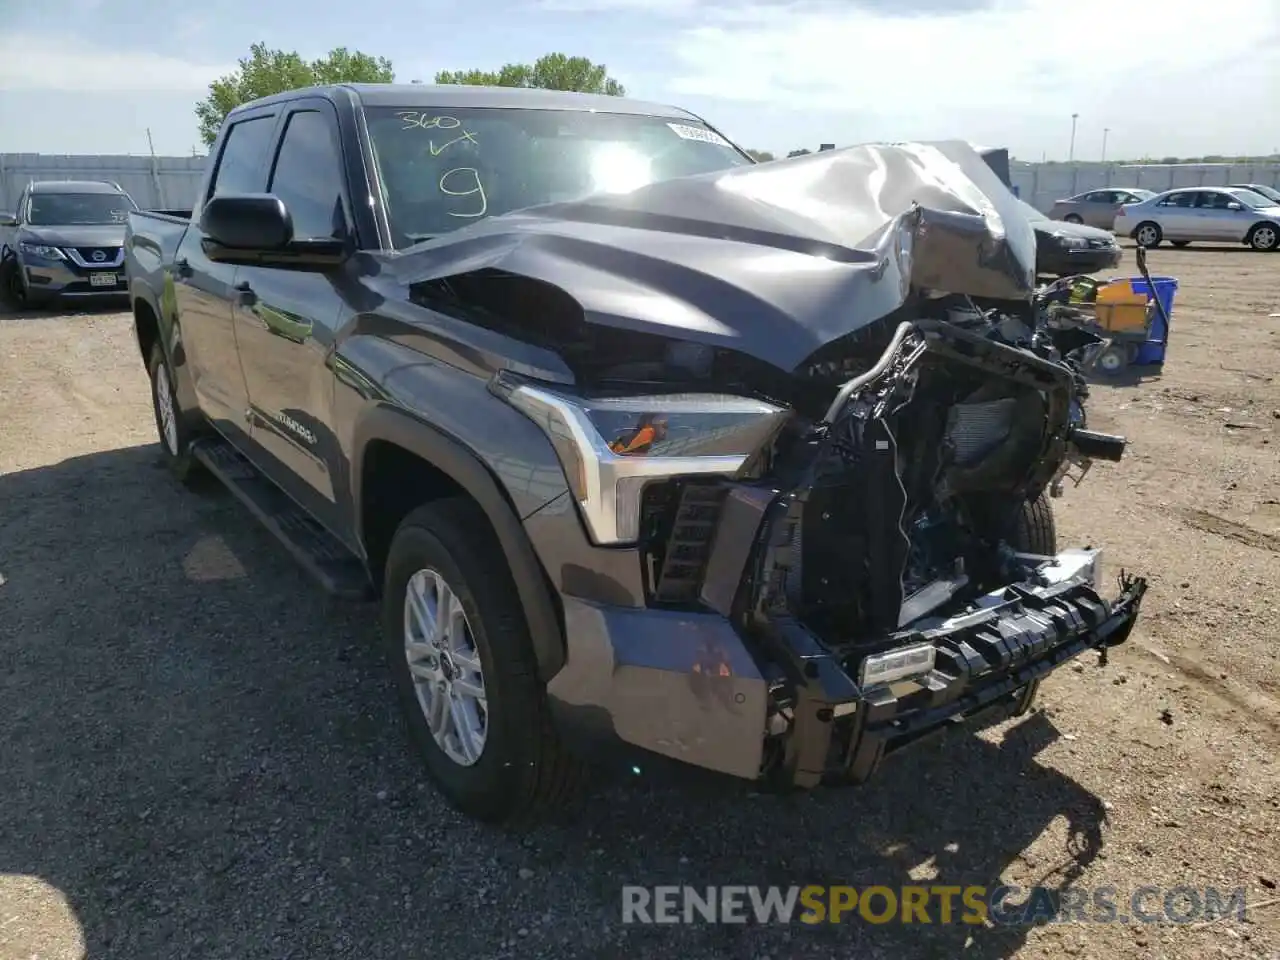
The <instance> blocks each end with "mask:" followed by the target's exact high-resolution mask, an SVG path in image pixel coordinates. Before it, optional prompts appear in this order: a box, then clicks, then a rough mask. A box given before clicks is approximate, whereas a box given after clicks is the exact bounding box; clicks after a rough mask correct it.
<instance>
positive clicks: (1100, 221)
mask: <svg viewBox="0 0 1280 960" xmlns="http://www.w3.org/2000/svg"><path fill="white" fill-rule="evenodd" d="M1118 209H1119V204H1118V203H1117V202H1116V193H1115V191H1114V190H1094V191H1093V192H1092V193H1087V194H1085V197H1084V203H1082V204H1081V205H1080V215H1081V218H1082V219H1083V220H1084V222H1085V223H1087V224H1088V225H1089V226H1091V227H1101V228H1102V229H1104V230H1110V229H1111V227H1112V224H1114V223H1115V219H1116V211H1117V210H1118Z"/></svg>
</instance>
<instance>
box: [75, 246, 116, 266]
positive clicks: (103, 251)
mask: <svg viewBox="0 0 1280 960" xmlns="http://www.w3.org/2000/svg"><path fill="white" fill-rule="evenodd" d="M76 253H78V254H80V259H81V260H83V261H84V262H85V263H91V264H92V263H103V264H106V263H115V261H116V257H118V256H120V248H119V247H76ZM94 254H100V256H99V257H97V258H95V257H94Z"/></svg>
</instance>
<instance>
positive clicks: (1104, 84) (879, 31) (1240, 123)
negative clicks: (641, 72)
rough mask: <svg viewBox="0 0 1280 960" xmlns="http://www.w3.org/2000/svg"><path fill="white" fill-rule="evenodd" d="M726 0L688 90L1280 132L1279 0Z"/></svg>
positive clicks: (941, 112)
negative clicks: (913, 11)
mask: <svg viewBox="0 0 1280 960" xmlns="http://www.w3.org/2000/svg"><path fill="white" fill-rule="evenodd" d="M600 2H608V0H600ZM615 2H617V0H615ZM621 2H627V0H621ZM721 4H722V5H721V6H720V7H719V8H718V9H716V8H713V9H706V8H700V9H699V12H698V16H697V19H696V21H695V20H693V19H690V20H688V21H687V22H686V23H685V24H684V25H683V29H682V30H681V31H680V32H679V33H678V34H677V36H676V37H675V39H674V40H673V44H672V52H673V54H674V56H675V58H676V60H677V64H678V66H677V68H676V69H675V71H674V72H673V76H672V78H671V81H670V83H669V89H670V90H671V91H672V92H673V93H674V94H675V95H677V96H699V97H715V98H717V99H721V100H737V101H744V102H755V103H761V104H773V105H782V106H789V107H790V108H792V109H794V110H798V111H804V110H811V111H826V112H845V111H847V112H861V113H868V112H870V113H874V114H879V115H881V116H890V117H897V118H901V121H902V125H903V126H904V127H910V128H911V129H916V130H918V129H921V128H930V129H940V128H942V127H944V126H946V125H947V124H948V123H950V122H953V121H954V120H955V119H956V118H957V117H960V116H963V117H965V118H966V121H965V122H966V124H967V125H969V126H972V125H973V123H974V122H975V120H985V121H989V122H991V124H992V125H998V124H997V118H1000V117H1004V118H1007V120H1008V123H1009V124H1010V126H1013V127H1020V128H1022V129H1023V130H1025V129H1026V127H1027V126H1028V124H1032V125H1034V124H1036V123H1037V121H1039V122H1041V123H1042V122H1043V121H1044V120H1045V118H1061V117H1064V116H1065V117H1068V118H1069V117H1070V115H1071V114H1072V113H1074V112H1079V113H1081V114H1082V116H1083V115H1089V116H1090V117H1091V118H1092V119H1093V121H1094V122H1097V123H1098V125H1099V126H1101V125H1102V124H1103V122H1109V123H1111V125H1112V127H1113V129H1114V128H1115V127H1116V126H1118V125H1121V124H1130V125H1132V126H1133V127H1135V128H1136V127H1138V126H1143V127H1144V128H1150V129H1157V128H1160V127H1162V126H1163V127H1164V128H1166V129H1168V130H1169V131H1170V133H1171V134H1172V135H1173V136H1183V137H1185V136H1194V135H1197V134H1203V135H1204V136H1206V137H1218V138H1219V139H1221V138H1223V137H1229V138H1230V139H1232V140H1233V141H1235V142H1238V141H1239V139H1240V138H1241V137H1254V136H1262V137H1264V138H1265V137H1267V136H1272V135H1271V134H1269V133H1266V132H1256V131H1257V130H1258V126H1259V125H1258V123H1257V122H1255V120H1250V119H1248V117H1249V116H1250V115H1252V116H1254V117H1255V118H1257V117H1271V116H1275V115H1276V114H1277V113H1278V112H1280V58H1277V57H1276V56H1274V50H1275V49H1276V47H1277V46H1280V5H1277V4H1276V3H1275V0H1218V2H1217V3H1215V4H1214V6H1213V16H1212V18H1211V20H1210V21H1208V22H1206V21H1205V20H1204V11H1205V7H1204V5H1203V3H1202V2H1201V0H1165V2H1164V3H1162V4H1159V5H1157V4H1154V3H1149V2H1145V3H1144V2H1139V3H1129V4H1112V3H1110V2H1104V0H1072V2H1071V3H1070V4H1069V5H1068V6H1066V7H1064V6H1063V4H1062V2H1061V0H992V2H991V3H990V4H989V5H988V6H987V7H986V8H985V9H972V7H973V6H974V5H973V4H966V6H968V7H970V9H968V10H961V11H955V10H954V7H952V9H951V11H949V12H935V13H929V14H927V15H926V14H924V13H921V14H920V15H916V16H904V15H902V14H901V13H900V12H897V11H895V12H894V13H893V14H889V13H888V12H887V10H886V12H885V13H876V12H874V10H873V8H872V7H870V6H869V5H867V4H863V5H861V6H854V5H853V4H852V3H842V4H839V5H837V4H831V3H822V2H820V0H793V2H791V3H781V4H780V3H778V2H776V0H775V2H769V0H721ZM918 6H919V5H917V7H918ZM938 6H941V4H938ZM1199 25H1205V26H1199ZM1228 25H1229V26H1228ZM1205 27H1207V28H1205ZM1105 111H1113V116H1112V118H1111V119H1109V120H1108V121H1100V120H1099V119H1098V118H1099V117H1100V116H1101V115H1102V114H1103V112H1105ZM1117 121H1118V122H1119V123H1117ZM1054 122H1055V123H1056V119H1055V121H1054ZM984 125H985V124H984ZM1197 128H1198V129H1197ZM948 135H950V134H948ZM1272 138H1273V139H1274V137H1272ZM1271 146H1272V144H1271V143H1270V142H1268V143H1267V144H1265V146H1264V147H1263V149H1270V148H1271ZM1224 148H1225V144H1224Z"/></svg>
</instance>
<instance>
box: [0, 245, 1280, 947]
mask: <svg viewBox="0 0 1280 960" xmlns="http://www.w3.org/2000/svg"><path fill="white" fill-rule="evenodd" d="M1151 264H1152V268H1153V271H1154V272H1155V273H1158V274H1170V275H1174V276H1177V277H1179V278H1180V280H1181V289H1180V291H1179V294H1178V301H1177V308H1176V312H1175V324H1174V336H1173V343H1172V346H1171V349H1170V355H1169V362H1168V364H1167V366H1166V368H1165V370H1164V374H1163V376H1162V377H1157V378H1149V379H1144V380H1141V381H1140V382H1133V383H1127V384H1124V385H1118V386H1106V387H1100V388H1098V389H1097V391H1096V394H1095V397H1094V400H1093V403H1092V406H1091V408H1090V413H1091V417H1090V420H1091V425H1096V426H1098V427H1099V428H1100V429H1114V430H1116V431H1117V432H1123V433H1125V434H1127V435H1128V436H1129V437H1130V438H1131V439H1132V441H1133V445H1132V447H1131V450H1130V454H1129V456H1128V457H1127V459H1126V462H1125V463H1122V464H1118V465H1111V464H1103V465H1099V466H1097V467H1095V469H1094V471H1093V473H1092V474H1091V476H1090V477H1089V478H1088V480H1087V481H1086V482H1085V484H1084V485H1083V486H1082V487H1080V488H1079V489H1077V490H1068V493H1067V495H1066V497H1065V498H1064V499H1063V500H1061V501H1059V507H1058V509H1059V523H1060V528H1061V533H1060V536H1061V537H1062V538H1063V539H1064V541H1075V542H1090V543H1093V544H1095V545H1101V546H1103V547H1104V549H1105V550H1106V551H1107V553H1108V557H1109V562H1110V563H1112V564H1114V565H1117V566H1119V565H1123V566H1124V567H1126V568H1129V569H1132V570H1135V571H1140V572H1144V573H1146V574H1147V575H1148V576H1149V577H1150V579H1151V581H1152V589H1151V592H1150V594H1149V595H1148V599H1147V604H1146V607H1145V613H1144V618H1143V619H1142V621H1141V625H1140V627H1139V629H1138V631H1137V632H1136V633H1135V635H1134V636H1133V638H1132V640H1131V642H1130V643H1129V644H1127V645H1126V646H1124V647H1123V648H1120V649H1119V650H1118V651H1116V652H1115V653H1113V655H1112V657H1111V663H1110V665H1109V666H1108V667H1107V668H1105V669H1099V668H1097V667H1096V666H1095V658H1093V657H1089V658H1086V659H1085V660H1084V661H1082V662H1081V664H1080V665H1078V666H1077V667H1076V668H1075V669H1074V670H1066V671H1063V672H1061V673H1059V674H1057V675H1055V676H1054V677H1053V678H1051V679H1050V680H1049V681H1048V682H1047V683H1046V684H1045V686H1044V688H1043V696H1042V700H1041V708H1040V710H1038V711H1037V712H1035V713H1033V714H1032V715H1030V716H1029V717H1027V718H1024V719H1023V720H1022V721H1021V722H1017V723H1013V724H1006V725H1002V726H999V727H995V728H993V729H991V730H988V731H984V732H983V733H982V734H981V735H978V736H973V735H963V734H961V735H956V736H955V737H952V738H950V739H948V740H946V741H944V742H943V743H941V744H932V745H928V746H925V747H921V748H920V749H919V750H918V751H917V752H914V753H911V754H908V755H906V756H903V757H901V758H900V759H898V760H896V761H895V762H893V763H892V764H890V765H889V766H888V767H887V768H886V769H885V770H884V771H883V775H882V776H881V778H880V779H879V780H878V781H877V782H876V783H875V784H874V785H871V786H868V787H866V788H863V789H861V790H851V791H838V792H825V793H817V794H811V795H806V796H802V797H792V798H776V797H759V796H752V795H749V794H747V793H745V792H741V793H740V792H736V791H731V790H719V789H711V788H706V787H701V788H697V789H689V790H670V789H661V788H657V787H653V786H648V785H636V786H633V787H629V788H618V787H615V788H611V789H609V790H608V791H606V792H603V793H601V794H600V795H599V796H598V797H597V798H596V799H595V801H594V802H593V803H592V804H591V805H590V806H588V807H587V809H586V810H585V811H584V812H583V814H582V816H581V819H580V820H579V821H578V822H577V823H576V824H561V825H551V826H546V827H543V828H540V829H539V830H537V831H535V832H533V833H531V834H526V835H523V836H518V835H511V834H506V833H501V832H496V831H493V830H489V829H485V828H482V827H478V826H475V825H473V824H471V823H469V822H466V821H464V820H462V819H461V818H459V817H458V816H457V815H455V814H454V813H452V812H451V811H450V810H449V809H447V808H446V807H445V806H444V805H443V804H442V803H441V802H440V801H439V800H437V799H436V797H435V796H434V794H433V793H432V792H431V791H430V790H429V789H427V788H426V787H425V785H424V783H423V777H422V775H421V772H420V770H419V767H418V765H417V761H416V760H415V759H414V757H413V756H412V755H411V753H410V750H409V747H408V744H407V735H406V731H405V729H404V727H403V725H402V724H401V722H400V719H399V717H398V715H397V713H396V711H395V705H394V700H393V693H392V689H391V684H390V681H389V677H388V673H387V671H386V669H385V668H384V666H383V664H382V662H381V661H380V659H379V655H378V653H377V649H376V645H375V643H374V636H373V633H374V629H373V621H374V615H373V610H372V608H368V607H360V606H342V605H338V604H336V603H332V602H330V601H328V600H327V599H326V598H325V597H324V596H323V595H322V594H321V593H320V592H319V590H318V589H317V588H315V587H313V586H312V584H311V582H310V581H309V580H307V579H306V577H305V575H304V574H303V573H301V572H300V571H299V570H298V569H297V568H296V567H295V566H294V565H293V563H292V562H291V561H290V560H289V558H288V557H287V556H286V554H285V553H284V551H283V550H282V549H280V548H279V547H278V546H277V545H276V544H275V542H274V541H273V540H271V538H270V537H269V536H268V535H267V534H266V533H265V532H263V531H262V530H260V529H259V528H258V527H257V526H256V525H255V523H254V521H253V520H252V519H251V518H250V517H249V516H248V515H247V514H246V513H245V512H244V511H243V510H242V509H241V508H240V507H239V506H238V505H237V504H236V503H235V502H234V501H233V500H232V499H231V498H230V496H229V495H227V494H226V493H225V492H222V491H216V490H215V491H210V492H209V493H207V494H202V495H197V494H192V493H189V492H186V491H184V490H182V489H180V488H179V487H178V486H177V485H176V484H175V483H173V482H172V481H171V480H170V479H169V477H168V476H167V474H166V473H165V471H164V470H163V468H162V467H161V466H160V465H159V460H158V456H159V453H158V449H159V448H158V445H157V443H156V440H155V433H154V426H153V423H152V420H151V412H150V406H149V401H148V391H147V382H146V378H145V375H144V373H143V369H142V365H141V362H140V360H139V358H138V355H137V351H136V348H135V347H134V344H133V341H132V334H131V329H130V321H129V318H128V317H127V316H126V315H124V314H120V313H106V312H99V313H76V314H66V315H55V314H37V315H30V316H23V317H7V318H3V319H0V611H3V620H2V621H0V622H2V624H3V626H2V627H0V716H2V717H3V731H4V733H3V736H2V737H0V801H2V802H0V957H3V958H28V957H33V956H39V957H41V958H46V960H51V958H64V957H65V958H73V957H81V956H89V957H93V958H99V957H119V958H128V960H144V958H158V957H182V958H189V957H226V958H235V960H248V958H256V957H352V958H361V960H369V958H384V957H420V956H424V955H427V954H428V953H431V954H434V955H436V956H441V957H463V956H467V957H502V956H519V957H525V956H537V957H592V956H601V957H604V956H609V957H612V956H623V955H626V956H662V957H676V956H678V957H682V958H698V957H735V958H736V957H742V958H749V957H760V956H771V957H774V958H784V957H840V958H851V957H858V958H876V957H885V958H895V960H896V958H914V957H927V958H933V957H936V958H944V957H945V958H954V957H957V956H960V955H963V956H966V957H969V956H972V957H978V958H997V957H1014V956H1016V957H1020V958H1039V957H1044V958H1049V957H1055V958H1056V957H1060V956H1062V955H1064V954H1066V955H1073V956H1077V957H1096V958H1099V960H1103V958H1105V960H1123V958H1131V957H1132V958H1138V957H1143V958H1145V957H1165V958H1184V957H1217V956H1224V957H1230V958H1254V957H1257V958H1276V957H1280V903H1277V898H1278V897H1280V891H1277V889H1276V885H1277V883H1280V761H1278V760H1277V752H1276V747H1277V744H1278V743H1280V669H1278V667H1280V661H1278V659H1277V657H1278V654H1277V648H1278V646H1280V627H1278V626H1277V624H1280V467H1278V466H1277V463H1278V458H1277V454H1278V453H1280V382H1278V381H1277V378H1278V377H1280V318H1276V317H1274V316H1272V317H1269V316H1268V314H1275V313H1277V312H1280V292H1277V291H1280V255H1258V254H1252V253H1249V252H1245V251H1241V250H1238V249H1237V248H1222V249H1215V248H1212V247H1192V248H1189V249H1187V250H1168V249H1164V250H1158V251H1156V252H1155V253H1154V254H1153V255H1152V257H1151ZM1132 268H1133V263H1132V257H1131V256H1129V255H1128V254H1126V263H1125V265H1124V268H1123V269H1124V270H1126V271H1131V270H1132ZM913 880H915V881H920V880H928V881H929V882H933V883H947V884H969V883H978V884H986V885H990V886H994V885H996V884H998V883H999V882H1000V881H1001V880H1003V881H1004V882H1008V883H1013V884H1018V885H1021V886H1024V887H1025V886H1030V885H1033V884H1037V883H1039V884H1046V885H1050V886H1060V885H1063V884H1067V883H1072V884H1078V885H1085V886H1090V887H1097V886H1102V885H1110V886H1114V887H1115V888H1117V889H1118V890H1119V891H1120V896H1121V898H1122V899H1123V898H1125V897H1127V896H1128V895H1129V893H1131V892H1132V891H1133V890H1134V889H1135V888H1137V887H1139V886H1141V885H1144V884H1157V885H1161V886H1163V887H1172V886H1174V885H1178V884H1191V885H1202V886H1203V885H1215V886H1218V887H1224V888H1235V887H1238V886H1245V887H1247V889H1248V897H1249V902H1250V903H1251V904H1255V906H1253V907H1252V908H1251V910H1250V916H1249V919H1248V921H1247V922H1244V923H1241V922H1239V921H1237V920H1234V919H1232V920H1224V921H1219V922H1215V923H1210V924H1194V923H1193V924H1185V925H1180V926H1179V925H1173V924H1166V925H1140V924H1123V925H1122V924H1109V925H1099V924H1081V923H1055V924H1049V925H1041V926H1036V927H1033V928H1021V927H1019V928H1011V927H987V928H972V927H961V926H959V925H955V926H948V927H942V926H932V927H920V926H908V927H902V926H873V925H868V924H866V923H863V922H860V921H854V922H852V923H847V924H844V925H842V926H839V927H831V926H824V927H820V928H809V927H805V926H802V925H793V926H790V927H782V926H777V925H775V926H724V925H721V926H709V925H693V926H680V927H637V926H628V927H624V926H623V925H622V924H621V922H620V888H621V886H622V885H623V884H626V883H640V884H657V883H693V884H730V883H744V884H770V883H778V884H791V883H797V884H805V883H827V884H841V883H848V884H855V885H866V884H887V885H895V884H900V883H910V882H913ZM1268 904H1270V905H1269V906H1268Z"/></svg>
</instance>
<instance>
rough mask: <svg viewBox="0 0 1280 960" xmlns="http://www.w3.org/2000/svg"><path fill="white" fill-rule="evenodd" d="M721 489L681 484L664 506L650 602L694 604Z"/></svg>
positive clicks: (714, 522)
mask: <svg viewBox="0 0 1280 960" xmlns="http://www.w3.org/2000/svg"><path fill="white" fill-rule="evenodd" d="M724 495H725V488H724V487H723V486H722V485H721V484H718V483H715V484H708V483H683V484H681V485H680V489H679V492H678V493H677V494H676V496H675V497H673V498H672V500H673V501H674V502H670V501H669V502H668V503H667V504H666V505H665V506H666V509H667V511H669V512H670V513H669V516H670V520H669V523H670V527H669V531H668V532H665V536H664V537H663V539H662V542H661V545H660V549H659V551H655V552H657V553H660V556H657V557H655V558H654V559H655V560H657V561H658V562H657V564H655V566H656V567H657V575H656V577H655V578H654V579H655V582H654V584H653V599H654V600H655V601H656V602H657V603H662V604H692V603H696V602H697V601H698V595H699V593H700V591H701V589H702V578H703V576H704V574H705V573H706V569H707V559H708V557H709V556H710V551H711V540H712V537H713V536H714V535H715V530H716V524H717V522H718V521H719V519H720V509H721V506H722V505H723V503H724Z"/></svg>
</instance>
